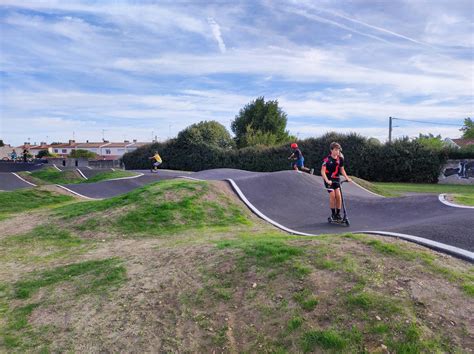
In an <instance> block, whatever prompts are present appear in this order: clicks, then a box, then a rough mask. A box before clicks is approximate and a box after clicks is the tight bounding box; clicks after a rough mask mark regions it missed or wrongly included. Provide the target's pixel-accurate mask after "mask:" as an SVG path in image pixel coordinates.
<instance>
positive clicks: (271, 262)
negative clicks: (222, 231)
mask: <svg viewBox="0 0 474 354" xmlns="http://www.w3.org/2000/svg"><path fill="white" fill-rule="evenodd" d="M275 235H276V234H271V233H266V234H261V235H255V236H249V235H247V234H242V235H241V236H240V237H239V238H238V239H236V240H225V241H219V242H217V243H216V245H217V248H219V249H223V248H238V249H240V250H242V251H243V256H244V258H245V259H247V260H250V261H251V262H253V263H255V264H257V265H259V266H262V267H265V268H271V267H274V266H277V265H281V264H283V263H285V262H287V261H290V260H292V259H294V258H295V257H296V256H300V255H302V254H303V253H304V251H303V250H302V249H301V248H300V247H295V246H291V245H289V244H287V243H286V242H285V239H284V238H276V237H275ZM295 267H296V269H297V273H300V274H305V273H307V270H305V269H304V268H302V267H301V266H300V265H298V264H296V265H295Z"/></svg>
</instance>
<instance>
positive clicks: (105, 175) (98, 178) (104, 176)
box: [81, 170, 137, 183]
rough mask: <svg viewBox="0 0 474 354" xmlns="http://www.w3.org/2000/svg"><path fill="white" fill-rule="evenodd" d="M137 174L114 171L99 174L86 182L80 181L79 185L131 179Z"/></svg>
mask: <svg viewBox="0 0 474 354" xmlns="http://www.w3.org/2000/svg"><path fill="white" fill-rule="evenodd" d="M136 175H137V174H136V173H135V172H131V171H123V170H115V171H104V172H100V173H98V174H96V175H94V176H92V177H89V178H88V179H87V180H82V182H81V183H94V182H100V181H105V180H108V179H113V178H123V177H133V176H136Z"/></svg>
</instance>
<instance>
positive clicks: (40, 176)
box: [21, 167, 137, 185]
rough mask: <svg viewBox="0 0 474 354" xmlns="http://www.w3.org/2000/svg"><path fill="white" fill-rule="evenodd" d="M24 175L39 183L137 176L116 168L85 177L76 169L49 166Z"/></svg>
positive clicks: (63, 182) (90, 180)
mask: <svg viewBox="0 0 474 354" xmlns="http://www.w3.org/2000/svg"><path fill="white" fill-rule="evenodd" d="M21 175H22V176H23V177H25V178H27V179H32V180H33V181H34V182H36V183H37V184H43V185H44V184H79V183H94V182H100V181H105V180H108V179H113V178H123V177H132V176H136V175H137V174H136V173H135V172H131V171H123V170H115V171H103V172H99V173H97V174H95V175H94V176H92V177H90V178H88V179H84V178H83V177H82V176H81V175H80V174H79V173H78V172H77V171H76V170H65V171H58V170H56V169H55V168H52V167H48V168H44V169H41V170H39V171H34V172H31V173H28V174H25V173H22V174H21Z"/></svg>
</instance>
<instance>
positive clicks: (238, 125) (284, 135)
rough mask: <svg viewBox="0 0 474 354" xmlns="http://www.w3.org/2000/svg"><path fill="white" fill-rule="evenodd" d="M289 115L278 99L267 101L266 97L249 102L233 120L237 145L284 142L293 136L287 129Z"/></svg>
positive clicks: (240, 146) (233, 130) (232, 126)
mask: <svg viewBox="0 0 474 354" xmlns="http://www.w3.org/2000/svg"><path fill="white" fill-rule="evenodd" d="M286 123H287V115H286V113H285V112H283V110H282V109H281V108H279V107H278V101H277V100H275V101H267V102H265V98H264V97H259V98H257V99H256V100H255V101H252V102H251V103H249V104H247V105H246V106H245V107H244V108H242V109H241V110H240V111H239V114H238V115H236V116H235V119H234V120H233V121H232V125H231V128H232V132H233V133H234V134H235V141H236V143H237V147H239V148H242V147H246V146H250V145H249V144H253V145H255V144H256V143H257V144H262V143H263V144H264V145H267V143H269V144H270V143H271V144H272V145H274V144H282V143H285V142H288V141H289V140H290V139H291V138H292V137H290V135H289V133H288V131H287V130H285V129H286Z"/></svg>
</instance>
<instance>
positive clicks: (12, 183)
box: [0, 172, 33, 191]
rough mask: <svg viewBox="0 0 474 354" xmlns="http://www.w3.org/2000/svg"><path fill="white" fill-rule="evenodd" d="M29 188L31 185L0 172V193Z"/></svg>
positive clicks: (11, 174) (9, 174)
mask: <svg viewBox="0 0 474 354" xmlns="http://www.w3.org/2000/svg"><path fill="white" fill-rule="evenodd" d="M31 187H33V186H32V185H31V184H28V183H26V182H24V181H23V180H21V179H20V178H18V177H17V176H15V175H14V174H13V173H11V172H0V191H14V190H15V189H20V188H31Z"/></svg>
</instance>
